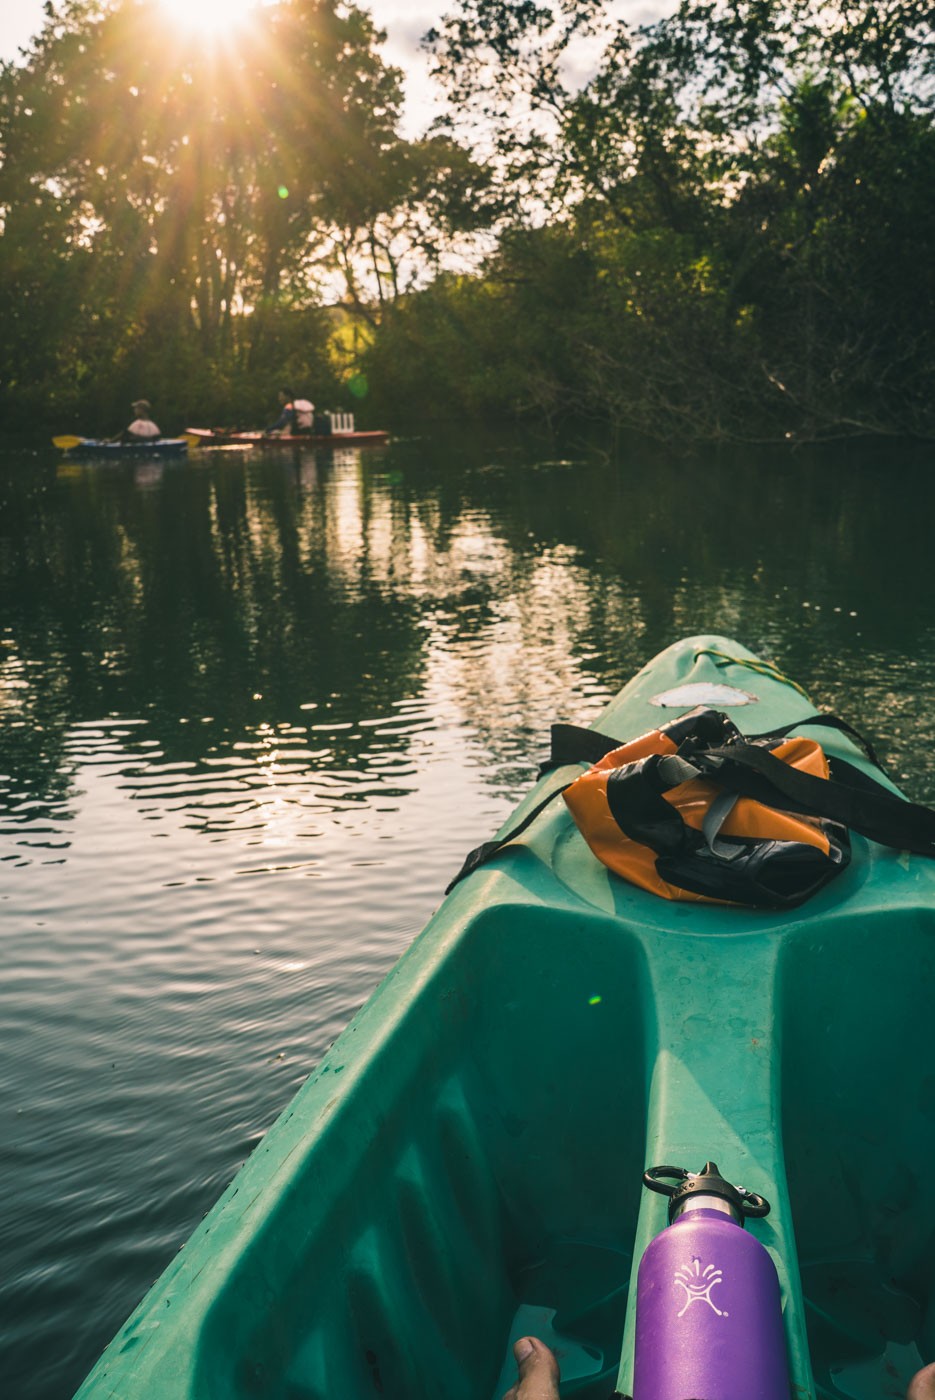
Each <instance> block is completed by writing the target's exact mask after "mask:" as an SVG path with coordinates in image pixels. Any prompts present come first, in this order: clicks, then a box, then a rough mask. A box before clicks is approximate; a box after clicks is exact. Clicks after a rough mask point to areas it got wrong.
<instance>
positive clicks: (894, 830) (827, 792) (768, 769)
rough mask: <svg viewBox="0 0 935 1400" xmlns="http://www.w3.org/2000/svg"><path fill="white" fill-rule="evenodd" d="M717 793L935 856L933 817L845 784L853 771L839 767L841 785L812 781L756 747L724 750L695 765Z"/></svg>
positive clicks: (872, 788)
mask: <svg viewBox="0 0 935 1400" xmlns="http://www.w3.org/2000/svg"><path fill="white" fill-rule="evenodd" d="M694 761H695V762H697V763H698V765H699V767H701V768H703V769H705V770H706V771H707V772H708V773H709V774H710V776H711V777H712V778H713V779H714V780H715V782H717V783H718V784H719V785H720V786H721V787H724V788H727V789H728V791H731V792H739V793H740V795H741V796H742V797H752V798H753V799H754V800H755V801H757V802H763V803H765V804H766V805H767V806H771V807H778V808H780V809H781V810H785V811H789V812H799V813H802V814H803V815H805V816H812V817H827V818H829V819H830V820H831V821H836V822H840V823H841V824H842V825H843V826H847V827H850V829H851V830H852V831H859V832H860V834H861V835H862V836H867V837H869V839H870V840H871V841H879V842H880V843H881V845H884V846H892V847H894V848H895V849H896V850H900V851H912V852H914V853H915V854H916V855H923V856H935V811H933V810H932V809H931V808H930V807H921V806H918V805H917V804H916V803H914V802H908V801H907V800H906V799H905V798H904V797H898V796H896V795H895V794H894V793H891V792H888V791H887V790H886V789H885V788H883V787H882V786H881V785H879V784H876V783H872V784H871V783H870V782H869V781H866V774H863V775H861V776H862V778H863V779H864V780H865V781H863V782H860V783H859V785H852V784H851V783H850V782H849V781H848V777H849V773H848V771H847V770H848V769H849V770H850V772H851V773H853V772H855V771H858V770H854V769H853V768H852V767H851V765H849V764H848V765H839V766H838V767H837V768H836V772H838V773H839V774H840V778H841V779H843V781H840V780H836V779H832V778H816V777H813V776H812V775H811V774H810V773H803V772H801V771H800V770H799V769H796V768H791V767H790V766H789V765H788V764H787V763H783V761H782V759H779V758H776V757H775V756H774V755H773V754H771V753H770V752H769V751H768V750H767V749H763V748H759V747H758V746H757V745H756V744H728V745H724V746H723V747H722V748H717V749H710V750H709V751H708V753H706V754H704V755H698V756H697V758H696V759H695V760H694Z"/></svg>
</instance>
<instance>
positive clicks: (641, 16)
mask: <svg viewBox="0 0 935 1400" xmlns="http://www.w3.org/2000/svg"><path fill="white" fill-rule="evenodd" d="M188 3H189V6H190V8H196V7H197V6H198V5H199V3H201V4H210V5H213V6H215V7H216V6H217V5H218V4H222V3H223V0H188ZM43 4H44V0H0V60H15V59H16V58H17V56H18V53H19V50H20V49H21V48H22V47H23V46H24V45H26V44H28V43H29V40H30V39H31V37H32V36H33V34H36V33H38V32H39V30H40V29H41V28H42V23H43V18H44V16H43ZM359 4H360V8H361V9H367V10H369V11H370V13H371V14H372V15H373V17H374V19H375V21H376V23H377V24H378V26H379V27H380V28H381V29H385V30H386V34H387V42H386V45H385V48H384V54H385V56H386V59H387V62H389V63H392V64H395V65H396V66H397V67H398V68H401V69H402V70H403V72H404V73H405V75H406V114H405V121H404V127H405V128H406V131H405V134H406V135H408V136H410V137H411V136H415V135H417V134H418V133H419V132H420V131H422V130H423V129H424V127H425V126H426V125H427V124H428V121H429V120H430V118H431V115H432V85H431V82H430V80H429V77H428V65H427V62H426V57H425V55H424V54H422V53H420V50H419V41H420V39H421V37H422V35H423V34H424V33H425V32H426V30H427V29H430V28H431V27H432V25H433V24H437V23H438V21H439V20H440V19H441V16H442V15H443V14H444V13H445V12H446V10H449V9H451V8H453V4H452V3H451V0H359ZM613 4H614V8H615V9H617V10H619V12H620V13H622V14H625V15H626V17H627V18H628V19H629V20H630V22H631V23H634V24H640V23H644V22H646V21H648V20H651V19H653V18H655V16H656V15H658V13H659V12H660V11H661V10H662V9H663V8H673V4H672V0H613Z"/></svg>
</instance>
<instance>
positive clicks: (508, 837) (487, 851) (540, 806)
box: [445, 783, 571, 894]
mask: <svg viewBox="0 0 935 1400" xmlns="http://www.w3.org/2000/svg"><path fill="white" fill-rule="evenodd" d="M569 787H571V783H563V784H562V786H561V787H559V788H556V789H555V790H554V792H550V793H549V794H548V795H547V796H546V797H543V799H542V801H541V802H537V803H536V805H535V807H533V808H532V810H531V811H529V812H527V813H526V815H525V817H523V820H522V821H521V822H517V824H516V826H514V827H512V828H511V830H509V831H508V832H507V833H506V834H505V835H504V836H500V837H496V838H495V839H494V840H493V841H484V842H483V843H482V844H481V845H480V846H475V847H474V849H473V851H469V852H468V854H467V856H466V857H465V860H464V864H463V865H462V867H461V869H460V870H459V871H458V873H457V875H456V876H455V877H454V879H453V880H452V881H451V883H450V884H449V885H447V886H446V888H445V894H450V893H451V891H452V890H453V889H454V887H455V885H457V884H458V883H459V882H460V881H461V880H463V879H464V877H465V876H466V875H470V874H472V873H473V872H474V871H475V870H477V869H478V867H479V866H481V865H486V864H487V861H488V860H490V858H491V856H495V855H496V854H497V852H498V851H500V850H502V849H503V847H504V846H508V845H509V843H510V842H511V841H515V840H516V838H517V836H522V834H523V832H524V831H525V830H526V829H527V827H530V826H531V825H532V823H533V822H534V821H535V820H536V817H538V815H539V813H540V812H544V811H545V809H546V807H548V805H549V803H550V802H553V801H554V800H555V798H556V797H558V796H560V794H561V793H563V792H564V791H565V789H566V788H569Z"/></svg>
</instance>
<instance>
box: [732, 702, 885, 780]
mask: <svg viewBox="0 0 935 1400" xmlns="http://www.w3.org/2000/svg"><path fill="white" fill-rule="evenodd" d="M804 724H809V725H812V724H814V725H821V726H822V727H823V728H825V729H839V730H840V731H841V733H842V734H847V735H848V736H849V737H850V738H851V739H853V740H854V741H855V743H856V744H858V745H859V747H860V748H862V749H863V751H864V753H865V754H866V755H867V757H868V758H869V759H870V762H871V763H872V764H874V765H875V766H876V767H877V768H879V770H880V772H881V773H882V772H884V771H885V770H884V768H883V764H882V763H881V762H880V760H879V758H878V757H877V754H876V750H875V749H874V747H873V745H872V744H871V742H870V740H869V739H868V738H866V736H865V735H863V734H861V733H860V731H859V730H858V729H855V728H854V727H853V725H851V724H848V722H847V720H846V719H841V717H840V716H839V715H819V714H815V715H807V716H806V717H805V718H804V719H796V720H793V721H792V723H791V724H781V725H780V726H779V728H778V729H770V730H767V732H766V733H765V734H748V735H747V736H746V737H747V738H748V739H749V740H750V742H751V743H755V742H756V740H757V739H784V738H785V737H786V735H787V734H791V733H792V731H793V730H794V729H801V727H802V726H803V725H804Z"/></svg>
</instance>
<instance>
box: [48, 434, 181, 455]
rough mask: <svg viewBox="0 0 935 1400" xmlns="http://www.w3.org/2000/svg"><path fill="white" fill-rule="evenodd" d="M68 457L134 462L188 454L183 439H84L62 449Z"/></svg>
mask: <svg viewBox="0 0 935 1400" xmlns="http://www.w3.org/2000/svg"><path fill="white" fill-rule="evenodd" d="M63 450H64V451H65V452H67V454H68V456H69V457H72V458H79V459H80V458H84V457H106V458H108V459H110V458H116V459H122V458H129V459H130V460H135V459H136V458H138V457H146V458H149V457H184V456H185V455H186V453H187V452H188V443H187V441H186V440H185V438H156V439H155V440H154V441H152V442H102V441H99V440H98V439H96V438H84V439H83V440H82V441H81V442H79V443H77V444H76V445H75V446H74V447H67V448H65V449H63Z"/></svg>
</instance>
